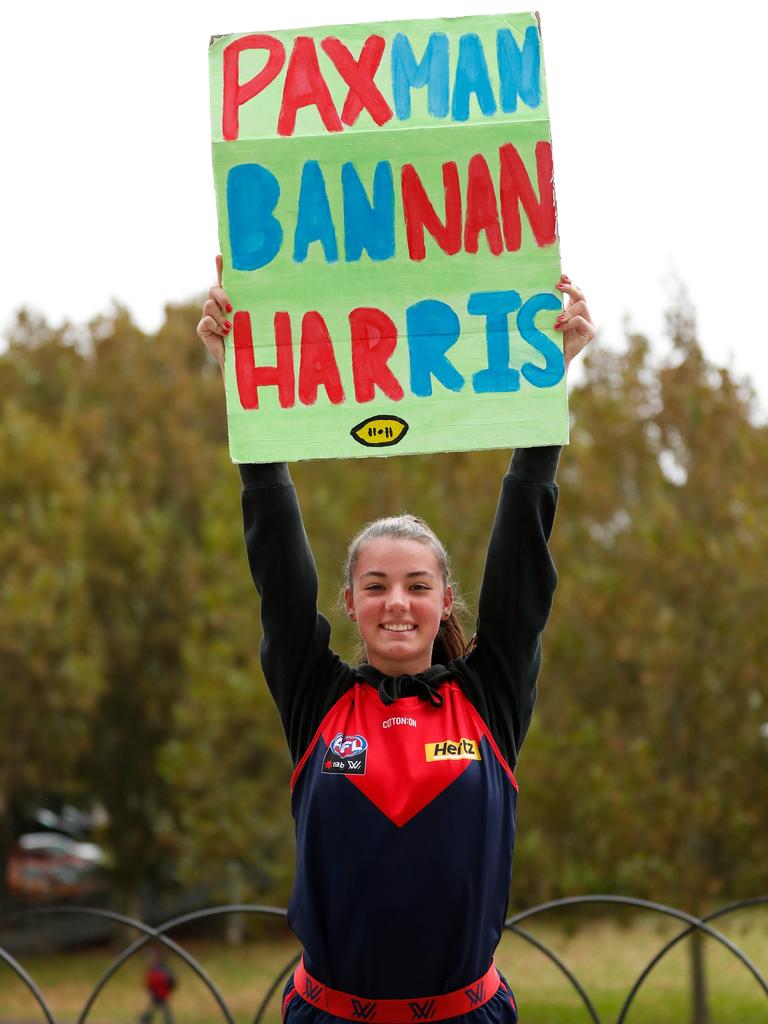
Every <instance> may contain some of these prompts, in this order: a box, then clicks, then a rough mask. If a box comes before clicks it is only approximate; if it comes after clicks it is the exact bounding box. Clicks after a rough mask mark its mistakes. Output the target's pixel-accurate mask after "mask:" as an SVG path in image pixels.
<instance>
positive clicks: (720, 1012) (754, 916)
mask: <svg viewBox="0 0 768 1024" xmlns="http://www.w3.org/2000/svg"><path fill="white" fill-rule="evenodd" d="M524 927H525V926H524ZM527 930H529V931H531V932H532V933H533V934H535V935H536V937H537V938H539V939H540V940H542V941H543V942H546V943H547V944H548V945H550V946H551V948H552V949H553V950H554V951H555V952H556V953H557V954H558V956H560V957H561V958H562V959H563V960H564V961H565V962H566V964H567V965H568V967H569V968H570V969H571V970H572V971H573V972H574V973H575V974H576V975H577V976H578V978H579V980H580V981H581V983H582V984H583V985H584V987H585V988H586V989H587V991H588V992H589V995H590V997H591V998H592V1000H593V1002H594V1004H595V1007H596V1009H597V1012H598V1014H599V1015H600V1019H601V1021H602V1022H603V1024H609V1022H614V1021H615V1020H616V1018H617V1015H618V1012H619V1009H620V1007H621V1005H622V1003H623V1000H624V998H625V997H626V995H627V993H628V991H629V989H630V987H631V985H632V982H633V981H634V979H635V978H636V977H637V975H638V974H639V972H640V970H641V969H642V967H643V966H644V965H645V964H646V963H647V961H648V960H650V959H651V957H652V956H653V955H654V953H655V952H656V951H657V950H658V949H659V947H660V946H661V945H662V944H663V942H664V940H665V938H666V937H668V936H670V935H672V934H674V933H675V928H674V926H669V925H667V924H665V923H660V922H659V920H658V919H656V918H648V917H640V916H638V917H634V918H633V919H632V924H630V925H628V926H626V927H624V926H622V925H621V924H620V923H617V922H614V921H606V920H594V921H592V922H590V923H588V924H585V925H584V926H582V927H579V928H578V930H576V931H567V930H563V929H562V928H561V927H560V926H559V925H557V924H556V923H555V922H554V921H551V922H550V921H546V920H543V921H542V920H539V921H538V922H532V923H531V924H530V926H529V927H528V929H527ZM721 931H723V932H724V933H725V934H726V935H727V936H728V937H729V938H730V939H731V940H732V941H733V942H735V943H736V944H737V945H738V946H739V947H740V948H741V949H742V950H743V951H744V952H745V953H746V954H747V956H749V957H750V958H751V959H752V961H753V962H754V963H755V964H756V965H757V967H758V968H759V969H760V970H761V971H762V972H763V973H764V974H768V911H765V910H753V911H746V912H744V913H743V914H742V915H741V916H740V917H739V919H738V920H736V919H734V921H733V922H729V921H728V920H727V919H726V920H725V921H724V922H721ZM183 945H184V946H185V948H186V949H187V950H188V951H189V952H190V953H191V954H192V955H193V956H194V957H195V958H196V959H197V960H198V961H199V963H200V964H201V965H202V966H203V967H204V968H205V969H206V970H207V971H208V972H209V974H210V976H211V978H212V980H213V981H214V982H215V984H216V985H217V986H218V987H219V989H220V990H221V991H222V993H223V994H224V996H225V998H226V1000H227V1003H228V1005H229V1008H230V1011H231V1012H232V1015H233V1017H234V1019H235V1020H236V1022H237V1024H245V1022H250V1021H252V1019H253V1016H254V1014H255V1011H256V1007H257V1006H258V1004H259V1002H260V1000H261V998H262V996H263V994H264V993H265V992H266V990H267V988H268V987H269V985H270V983H271V981H272V980H273V978H274V977H275V976H276V974H277V973H278V972H279V971H280V969H281V968H282V967H283V966H285V964H286V963H287V962H288V960H289V959H290V957H291V956H292V955H294V954H295V953H296V952H297V951H298V947H297V945H296V943H295V942H294V941H293V940H292V939H291V938H290V937H289V936H288V935H287V934H286V935H285V936H278V937H275V938H272V939H271V940H270V941H260V942H253V943H249V944H247V945H244V946H241V947H238V948H228V947H225V946H223V945H222V944H220V943H216V942H212V941H207V940H201V939H194V940H190V941H188V942H184V943H183ZM111 956H112V954H110V952H109V951H107V950H103V949H99V950H91V951H83V952H78V953H71V954H63V955H48V956H30V957H26V958H24V959H23V965H24V967H25V968H26V969H27V971H29V973H30V974H31V975H32V977H33V978H34V979H35V981H36V982H37V984H38V985H39V987H40V988H41V989H42V991H43V993H44V995H45V996H46V998H47V1000H48V1003H49V1006H50V1008H51V1010H52V1013H53V1015H54V1017H55V1019H56V1022H57V1024H74V1022H75V1021H76V1020H77V1018H78V1014H79V1013H80V1011H81V1009H82V1007H83V1005H84V1003H85V1000H86V999H87V996H88V993H89V992H90V990H91V989H92V988H93V986H94V984H95V982H96V980H97V978H98V977H99V975H100V974H101V972H102V971H103V970H104V969H105V968H106V966H107V965H108V963H109V962H110V960H111ZM706 961H707V969H708V978H709V991H710V995H711V999H712V1009H713V1014H712V1018H713V1019H712V1024H760V1022H766V1024H768V997H766V996H765V995H763V994H762V992H761V990H760V988H759V986H758V984H757V982H756V981H755V980H754V978H753V977H752V976H751V975H750V974H749V973H748V971H747V970H746V969H745V968H744V967H742V966H741V965H740V964H739V963H738V962H737V961H736V959H735V958H734V957H733V956H731V954H729V953H728V952H727V951H726V950H724V949H722V948H720V947H719V946H718V945H717V944H715V943H714V942H712V941H709V940H708V941H707V943H706ZM497 963H498V965H499V968H500V969H501V970H502V971H503V972H504V974H505V975H506V977H507V979H508V981H509V982H510V984H511V986H512V988H513V990H514V992H515V995H516V997H517V1000H518V1003H519V1005H520V1008H521V1021H522V1024H582V1022H588V1021H589V1020H590V1018H589V1015H588V1014H587V1011H586V1009H585V1008H584V1005H583V1003H582V1002H581V1000H580V998H579V996H578V995H577V994H576V993H575V992H574V990H573V989H572V987H571V986H570V983H569V982H568V981H567V980H566V979H565V978H564V977H563V976H562V974H561V973H560V971H559V970H558V969H557V967H555V966H554V965H553V964H551V963H550V961H548V960H547V959H546V958H545V957H544V956H543V955H542V954H541V953H540V952H538V951H537V950H536V949H534V948H533V947H532V946H530V945H529V944H528V943H526V942H525V941H524V940H522V939H520V938H518V937H516V936H513V935H506V936H505V938H504V940H503V942H502V944H501V946H500V948H499V952H498V955H497ZM173 967H174V971H175V973H176V975H177V978H178V982H179V984H178V988H177V990H176V992H175V993H174V996H173V1007H174V1012H175V1017H176V1022H177V1024H216V1022H219V1021H223V1020H224V1017H223V1014H222V1013H221V1011H220V1010H219V1009H218V1008H217V1007H216V1005H215V1003H214V1001H213V999H212V997H211V994H210V992H209V991H208V990H207V988H206V987H205V986H204V985H203V984H202V983H201V982H200V981H199V980H198V979H197V978H196V977H195V976H194V975H193V974H192V972H191V971H190V970H189V968H187V967H186V966H185V965H184V964H183V963H181V962H180V961H178V960H177V961H176V963H174V964H173ZM144 969H145V961H144V960H143V958H142V956H141V954H139V956H137V957H135V958H134V959H133V960H131V961H129V963H128V964H126V965H125V966H124V967H122V968H121V969H120V971H119V972H118V973H117V974H116V976H115V977H114V978H113V979H112V980H111V981H110V982H109V984H108V985H107V986H106V988H105V989H104V991H103V992H102V994H101V995H100V996H99V998H98V1001H97V1002H96V1004H95V1006H94V1008H93V1011H92V1013H91V1014H90V1015H89V1018H88V1020H89V1021H91V1022H93V1024H128V1022H135V1021H137V1020H138V1017H139V1014H140V1013H141V1011H142V1010H143V1009H144V1007H145V1005H146V999H145V997H144V993H143V989H142V975H143V971H144ZM687 969H688V949H687V945H686V944H684V943H681V944H680V946H678V947H677V948H676V949H675V950H674V951H673V952H672V953H671V954H670V955H669V956H668V957H667V958H666V960H665V961H664V962H663V963H662V964H661V965H660V966H659V968H657V969H656V971H655V972H654V973H653V974H652V975H651V977H650V978H649V979H648V982H647V983H646V985H645V986H644V988H643V989H642V990H641V992H640V994H639V995H638V998H637V1000H636V1002H635V1004H634V1007H633V1009H632V1011H631V1012H630V1014H629V1016H628V1018H627V1024H686V1022H687V1019H688V1013H687V1010H688V1001H687V980H688V978H687ZM156 1019H157V1020H159V1017H157V1018H156ZM42 1020H43V1016H42V1013H41V1012H40V1010H39V1009H38V1008H37V1007H36V1004H35V1002H34V1000H33V998H32V997H31V996H30V994H29V992H28V991H27V989H26V988H25V986H24V985H23V983H22V982H20V981H19V980H17V979H16V978H15V976H14V975H13V974H12V972H11V971H10V969H9V968H8V967H6V966H5V965H2V964H0V1024H32V1022H37V1021H42ZM278 1020H279V997H278V998H275V1000H273V1002H272V1005H271V1006H270V1010H269V1013H268V1014H267V1017H266V1021H267V1022H268V1024H277V1022H278Z"/></svg>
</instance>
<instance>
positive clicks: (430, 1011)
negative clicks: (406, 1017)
mask: <svg viewBox="0 0 768 1024" xmlns="http://www.w3.org/2000/svg"><path fill="white" fill-rule="evenodd" d="M408 1005H409V1006H410V1008H411V1013H412V1014H413V1017H412V1018H411V1019H412V1020H431V1019H432V1017H434V1015H435V1000H434V999H426V1000H425V1001H424V1002H423V1003H408Z"/></svg>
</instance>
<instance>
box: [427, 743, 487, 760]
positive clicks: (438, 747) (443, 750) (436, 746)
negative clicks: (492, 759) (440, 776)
mask: <svg viewBox="0 0 768 1024" xmlns="http://www.w3.org/2000/svg"><path fill="white" fill-rule="evenodd" d="M424 753H425V754H426V756H427V760H428V761H482V757H481V756H480V747H479V745H478V743H477V741H476V740H467V739H460V740H441V741H440V742H439V743H425V744H424Z"/></svg>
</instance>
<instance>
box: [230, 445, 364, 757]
mask: <svg viewBox="0 0 768 1024" xmlns="http://www.w3.org/2000/svg"><path fill="white" fill-rule="evenodd" d="M240 476H241V478H242V481H243V495H242V503H243V526H244V531H245V546H246V550H247V553H248V564H249V565H250V569H251V576H252V577H253V582H254V583H255V585H256V589H257V590H258V592H259V594H260V596H261V625H262V640H261V664H262V667H263V669H264V677H265V679H266V681H267V685H268V686H269V689H270V692H271V693H272V696H273V698H274V700H275V703H276V704H277V708H278V711H279V712H280V717H281V720H282V722H283V728H284V729H285V733H286V736H287V738H288V745H289V747H290V750H291V754H292V756H293V758H294V761H297V760H299V758H300V757H301V755H302V754H303V752H304V750H305V749H306V747H307V746H308V744H309V742H310V741H311V739H312V736H313V735H314V732H315V730H316V729H317V727H318V725H319V724H320V722H321V721H322V718H323V716H324V715H325V713H326V711H327V710H328V709H329V708H330V707H331V705H332V704H333V703H334V701H335V700H337V699H338V697H339V696H340V695H341V693H342V692H343V690H344V689H345V688H346V687H347V686H349V685H351V682H352V672H351V670H350V669H349V668H348V667H347V666H346V665H344V663H343V662H342V661H341V659H340V658H339V657H338V656H337V655H335V654H334V653H333V652H332V651H331V649H330V646H329V641H330V633H331V629H330V625H329V623H328V620H327V619H326V618H325V617H324V616H323V615H320V614H319V613H318V611H317V573H316V571H315V563H314V559H313V557H312V552H311V550H310V547H309V541H308V540H307V535H306V532H305V530H304V525H303V523H302V520H301V513H300V511H299V504H298V501H297V498H296V492H295V490H294V487H293V483H292V482H291V478H290V475H289V473H288V467H287V466H286V465H285V463H274V464H271V465H243V466H240Z"/></svg>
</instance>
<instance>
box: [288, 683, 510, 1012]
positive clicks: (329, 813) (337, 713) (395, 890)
mask: <svg viewBox="0 0 768 1024" xmlns="http://www.w3.org/2000/svg"><path fill="white" fill-rule="evenodd" d="M436 692H437V693H438V694H439V696H440V697H441V698H442V702H441V703H440V704H439V706H435V703H432V702H430V701H427V700H424V699H422V698H421V697H401V698H400V699H398V700H396V701H395V702H394V703H393V704H384V703H383V702H382V700H381V697H380V695H379V693H378V690H377V689H374V688H373V687H372V686H370V685H369V684H367V683H365V682H358V683H355V684H354V685H353V686H352V688H351V689H350V690H348V691H347V693H345V694H344V696H343V697H342V698H341V699H340V700H338V701H337V702H336V704H334V706H333V707H332V708H331V710H330V711H329V712H328V714H327V715H326V716H325V718H324V719H323V722H322V724H321V725H320V728H319V729H318V731H317V733H316V735H315V737H314V739H313V741H312V743H311V744H310V746H309V748H308V749H307V751H306V753H305V755H304V757H303V758H302V759H301V761H300V762H299V764H298V765H297V767H296V771H295V772H294V776H293V813H294V816H295V819H296V835H297V847H298V850H297V863H296V878H295V882H294V889H293V895H292V898H291V903H290V908H289V921H290V923H291V927H292V928H293V930H294V932H295V933H296V935H297V936H298V938H299V939H300V941H301V943H302V945H303V946H304V949H305V951H306V952H305V958H304V959H305V965H306V969H307V971H308V972H309V974H311V975H312V976H313V977H316V978H322V979H323V980H325V981H326V984H329V985H331V986H332V987H334V988H337V989H341V990H343V991H346V992H355V993H358V992H359V993H363V994H365V995H366V996H369V997H370V998H380V999H399V998H407V997H408V996H413V995H416V994H422V993H441V992H448V991H452V990H453V989H456V988H459V987H460V986H462V985H465V984H469V983H470V982H471V981H473V980H474V979H476V978H479V977H480V976H481V975H482V974H483V973H484V972H485V971H486V970H487V969H488V965H489V964H490V962H491V959H492V957H493V951H494V949H495V948H496V945H497V944H498V941H499V938H500V936H501V930H502V927H503V924H504V916H505V912H506V908H507V892H508V889H509V880H510V874H511V870H512V847H513V844H514V835H515V802H516V790H517V786H516V783H515V780H514V776H513V775H512V771H511V770H510V768H509V765H508V764H507V763H506V761H505V759H504V758H503V756H502V755H501V753H500V751H499V748H498V746H497V744H496V742H495V740H494V739H493V736H492V735H491V733H490V731H489V729H488V727H487V725H486V724H485V723H484V722H483V720H482V719H481V717H480V715H479V714H478V713H477V711H476V710H475V708H474V707H473V706H472V704H471V703H470V702H469V700H468V699H467V697H466V696H465V694H464V693H462V691H461V688H460V687H459V685H458V684H457V683H456V682H445V683H442V684H441V685H440V686H439V687H438V688H437V691H436Z"/></svg>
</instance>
